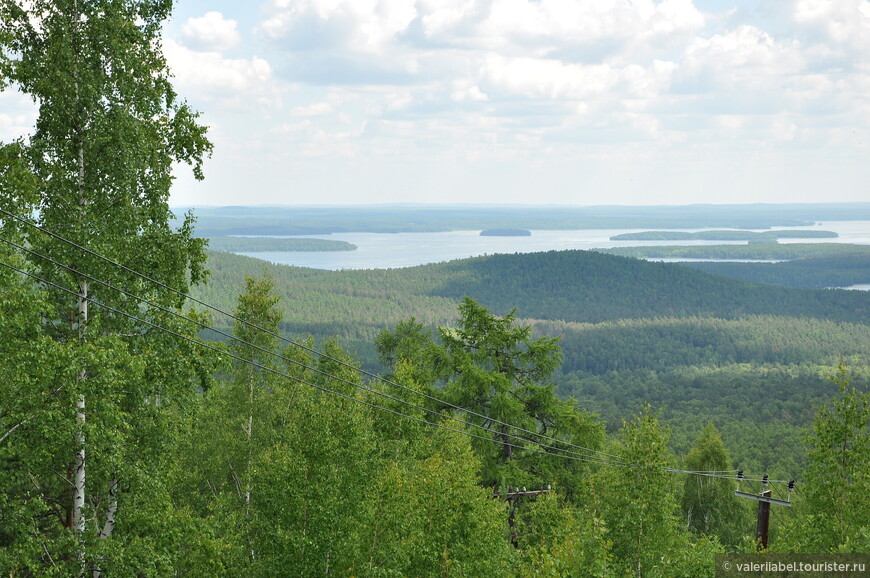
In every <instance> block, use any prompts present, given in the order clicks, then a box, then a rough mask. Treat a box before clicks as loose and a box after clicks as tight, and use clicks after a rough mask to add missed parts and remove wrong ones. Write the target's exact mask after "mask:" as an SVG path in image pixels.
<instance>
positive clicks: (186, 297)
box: [0, 0, 870, 578]
mask: <svg viewBox="0 0 870 578" xmlns="http://www.w3.org/2000/svg"><path fill="white" fill-rule="evenodd" d="M171 5H172V3H171V2H141V1H138V0H133V1H131V2H108V1H106V0H91V1H89V2H72V3H64V4H62V5H61V4H59V3H51V2H47V3H45V2H11V3H8V2H4V3H2V4H0V13H2V15H3V18H2V19H0V70H2V73H3V83H2V85H3V88H4V89H5V88H6V87H7V86H10V87H12V88H13V89H17V90H19V91H20V92H21V93H23V94H24V95H25V96H26V97H30V98H32V99H33V100H34V101H36V102H37V103H38V105H39V106H38V112H37V114H38V118H37V120H36V127H37V128H36V129H35V130H34V131H33V133H32V134H31V135H25V136H22V137H21V138H18V139H14V140H13V141H11V142H9V143H0V215H2V217H0V240H2V241H3V242H2V243H0V306H2V310H3V314H2V315H0V359H2V360H3V376H2V379H0V488H2V492H0V570H2V572H3V574H4V576H5V575H8V576H15V577H29V576H40V577H41V576H46V577H68V576H77V577H83V576H89V577H92V578H100V577H103V576H105V577H112V576H136V577H137V578H138V577H149V578H150V577H154V578H161V577H164V576H208V577H212V576H214V577H236V576H244V577H271V576H322V575H339V576H384V577H387V576H390V577H393V576H468V577H473V578H477V577H484V578H486V577H496V578H502V577H505V576H508V577H512V576H513V577H517V578H527V577H528V578H531V577H537V576H566V577H568V576H570V577H573V576H602V577H607V576H629V575H633V576H686V577H689V576H691V577H698V576H708V577H713V576H715V575H716V572H717V570H716V567H715V559H716V555H717V554H720V553H723V552H745V553H751V559H754V560H759V561H763V560H765V559H768V558H766V554H768V553H777V552H813V553H859V554H860V553H866V552H868V551H870V501H868V500H867V496H868V495H870V428H868V423H870V393H868V376H870V368H868V361H867V351H868V347H870V294H868V293H864V292H847V291H831V290H820V289H797V288H791V287H783V286H776V285H769V284H758V283H753V282H750V281H746V280H743V279H732V278H727V277H721V276H714V275H710V274H707V273H704V272H702V271H698V270H695V269H691V268H689V267H685V266H682V265H676V264H667V263H652V262H647V261H642V260H637V259H633V258H628V257H621V256H615V255H607V254H603V253H600V252H592V251H558V252H556V251H551V252H546V253H534V254H527V255H493V256H486V257H480V258H474V259H466V260H460V261H451V262H445V263H439V264H435V265H427V266H420V267H410V268H407V269H394V270H377V271H375V270H368V271H338V272H332V271H320V270H313V269H304V268H296V267H286V266H274V265H270V264H269V263H267V262H266V261H262V260H259V259H254V258H250V257H243V256H239V255H234V254H232V253H227V252H222V251H213V250H211V251H210V250H209V249H208V247H207V245H208V242H207V239H209V238H213V237H221V236H229V235H258V234H261V235H267V234H299V233H296V232H294V233H288V231H289V230H294V231H299V230H300V229H310V230H309V231H307V232H303V233H301V234H314V233H313V231H314V230H319V231H322V230H324V229H326V230H327V231H326V232H329V231H337V230H341V229H345V230H346V229H347V228H349V227H354V226H360V225H358V224H354V223H357V222H359V221H358V219H359V216H360V214H361V213H367V212H368V209H359V208H353V209H349V210H344V209H340V208H339V209H335V208H333V209H328V210H322V209H319V208H305V209H300V210H298V211H297V210H296V209H275V208H268V209H263V208H257V209H248V208H245V207H233V208H228V209H223V208H212V209H207V210H203V211H202V212H200V213H198V214H194V213H192V212H184V213H180V214H179V216H178V217H175V216H174V215H173V212H172V211H171V210H170V208H169V205H168V199H169V195H170V189H169V187H170V186H171V184H172V182H173V179H174V170H175V169H176V168H178V167H184V168H187V169H190V170H191V171H192V172H193V176H194V177H195V178H197V179H201V178H203V177H204V174H203V171H202V169H203V167H202V163H203V161H204V159H206V158H207V157H208V156H209V154H210V153H211V151H212V148H213V145H212V143H211V142H210V141H209V139H208V135H207V127H206V126H204V124H202V123H201V120H200V116H199V113H198V112H197V111H195V110H192V109H191V108H190V107H189V105H188V104H187V102H186V100H185V99H184V98H183V97H180V96H179V95H178V94H176V92H175V90H174V89H173V87H172V84H171V79H172V74H171V71H170V70H169V69H168V68H167V64H166V59H165V57H164V55H163V53H162V49H161V47H162V46H163V44H164V43H163V42H162V40H163V39H162V37H161V35H162V30H164V25H165V22H166V20H167V19H168V18H169V15H170V14H169V12H170V9H171ZM814 209H815V210H816V211H817V213H818V214H817V215H816V216H815V217H811V216H810V215H811V213H812V211H813V210H814ZM868 210H870V206H868V205H866V204H856V205H855V206H845V205H844V206H828V205H819V206H815V207H813V206H799V207H792V208H787V207H786V208H783V207H775V208H772V207H768V206H747V207H739V206H732V207H724V208H723V207H716V208H711V207H709V206H706V207H705V206H698V207H685V208H674V207H670V208H663V207H652V208H637V209H636V210H633V211H629V219H630V220H634V221H636V222H645V223H647V224H649V223H650V222H654V223H655V224H657V225H664V224H665V223H670V224H669V225H668V226H670V227H679V226H680V224H685V223H689V222H691V224H690V225H688V226H689V227H706V226H710V223H712V222H715V223H718V224H717V225H715V226H722V227H738V226H749V225H753V224H755V225H758V224H761V223H767V224H768V225H771V226H772V225H773V224H779V225H786V224H789V223H791V224H798V223H800V222H803V220H804V219H809V218H834V217H833V215H844V214H848V215H850V216H851V218H856V215H858V214H861V211H868ZM319 211H320V212H319ZM422 213H425V214H422ZM422 213H421V212H419V211H416V209H411V210H410V212H409V211H408V210H406V208H390V209H387V210H385V209H384V208H382V207H381V208H372V209H371V212H370V213H368V214H369V215H370V216H371V217H372V218H371V219H370V220H368V221H365V223H366V225H365V226H367V227H369V228H370V229H378V228H383V229H384V230H387V229H390V228H402V227H412V228H418V229H425V228H427V227H428V228H431V229H432V230H440V229H438V227H444V226H447V225H448V224H449V223H452V225H453V226H456V223H458V222H461V223H462V224H463V226H466V225H467V227H465V228H464V229H463V230H480V229H484V228H496V227H531V225H530V224H529V223H530V222H531V220H532V219H530V218H529V214H523V211H521V210H516V208H514V209H511V210H500V209H493V210H491V211H487V210H485V209H483V208H477V209H468V210H466V211H465V212H464V213H463V210H462V209H455V208H447V209H437V210H431V211H423V212H422ZM821 213H824V217H822V216H821ZM300 214H301V215H305V216H307V217H311V218H310V219H296V218H293V219H288V218H287V217H288V215H289V216H295V217H298V216H299V215H300ZM865 214H866V213H865ZM198 215H199V216H200V221H199V224H197V216H198ZM240 215H247V217H248V220H247V221H244V222H243V221H241V220H240V219H239V218H238V217H239V216H240ZM412 215H416V216H417V217H420V220H418V221H413V220H411V221H409V220H408V217H409V216H412ZM617 218H618V219H621V220H620V221H619V222H621V223H625V222H626V213H625V211H624V210H622V209H614V208H612V207H602V208H583V209H578V210H563V209H560V208H553V207H550V208H544V209H541V210H540V211H538V212H537V213H536V214H535V215H534V219H535V222H536V223H548V224H549V225H551V226H556V225H559V226H560V227H564V225H565V224H566V223H567V222H570V221H572V220H573V221H574V226H576V225H577V223H579V222H580V221H584V222H589V223H596V224H598V225H602V226H603V225H605V224H607V223H612V222H615V219H617ZM701 221H704V222H701ZM300 223H302V224H301V225H300ZM472 223H474V224H475V226H473V227H472V226H470V225H471V224H472ZM645 226H652V225H645ZM762 226H763V225H762ZM252 242H253V241H252ZM738 472H739V474H738ZM768 474H769V476H768ZM791 481H796V484H797V485H796V488H793V486H794V484H791V483H790V482H791ZM738 484H739V487H740V489H741V490H742V491H744V492H746V493H750V492H751V494H750V495H752V494H756V495H757V494H759V493H760V492H761V491H763V490H765V489H767V490H769V491H771V492H772V493H773V495H775V496H778V497H780V498H782V497H786V498H787V499H788V500H790V501H789V502H788V503H790V504H791V507H788V508H783V511H781V512H778V513H777V514H776V515H775V516H774V517H773V522H772V524H771V528H770V532H769V535H767V536H760V537H757V536H756V532H755V529H756V522H755V519H754V518H755V516H754V508H755V505H756V504H755V503H754V502H753V503H752V504H749V503H748V501H747V500H740V499H737V498H736V497H735V490H736V489H737V487H738ZM792 489H794V493H792ZM780 501H781V502H784V500H780ZM757 538H761V539H760V540H759V539H757ZM766 538H769V541H765V539H766Z"/></svg>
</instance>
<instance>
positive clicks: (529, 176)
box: [0, 0, 870, 206]
mask: <svg viewBox="0 0 870 578" xmlns="http://www.w3.org/2000/svg"><path fill="white" fill-rule="evenodd" d="M164 51H165V54H166V56H167V59H168V62H169V64H170V66H171V67H172V69H173V70H174V72H175V75H176V82H175V85H176V88H177V90H178V92H179V94H180V95H181V96H182V97H183V98H186V99H187V100H188V101H189V102H190V103H191V104H192V105H193V106H194V107H195V108H196V109H199V110H200V111H202V113H203V117H202V118H203V120H204V121H205V122H206V123H207V124H208V125H209V126H210V137H211V138H212V140H213V142H214V144H215V153H214V156H213V158H212V159H211V160H210V161H208V162H207V163H206V165H205V174H206V180H205V181H204V182H203V183H196V182H194V181H193V179H192V178H190V177H189V176H188V175H187V173H186V171H185V170H183V169H182V170H180V171H179V179H178V181H177V182H176V185H175V188H174V192H173V196H172V198H171V203H172V204H173V205H185V206H190V205H195V206H201V205H267V204H280V205H342V204H352V205H359V204H385V203H450V204H458V203H470V204H488V203H491V204H500V205H510V204H534V205H554V204H555V205H558V204H566V205H575V206H588V205H676V204H694V203H758V202H763V203H781V202H801V203H806V202H855V201H866V200H867V194H866V184H867V183H868V182H870V163H868V162H867V161H868V148H867V145H868V142H870V98H868V94H870V0H659V1H653V0H633V1H632V0H266V1H262V2H259V3H258V4H256V5H251V4H247V3H239V2H231V1H228V0H211V1H208V2H206V1H205V0H180V1H179V2H177V5H176V9H175V17H174V19H173V20H172V22H170V23H169V24H168V25H167V27H166V29H165V34H164ZM34 121H35V108H34V106H33V105H32V104H31V103H29V102H28V101H27V99H25V98H24V97H23V96H21V95H20V94H18V93H16V92H14V91H12V90H6V91H4V92H3V93H0V140H2V141H9V140H12V139H14V138H17V137H19V136H22V135H26V134H29V133H30V132H32V130H33V125H34Z"/></svg>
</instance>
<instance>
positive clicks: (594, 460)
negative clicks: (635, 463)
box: [0, 261, 630, 467]
mask: <svg viewBox="0 0 870 578" xmlns="http://www.w3.org/2000/svg"><path fill="white" fill-rule="evenodd" d="M0 265H2V266H4V267H6V268H8V269H11V270H13V271H15V272H17V273H19V274H22V275H26V276H27V277H30V278H31V279H34V280H35V281H38V282H40V283H43V284H44V285H46V286H50V287H54V288H55V289H58V290H60V291H63V292H66V293H69V294H70V295H73V296H79V294H78V293H76V292H75V291H73V290H72V289H69V288H67V287H63V286H62V285H60V284H58V283H54V282H53V281H49V280H47V279H44V278H42V277H40V276H38V275H36V274H34V273H31V272H28V271H25V270H23V269H20V268H18V267H15V266H13V265H10V264H8V263H5V262H3V261H0ZM86 300H87V301H88V302H89V303H91V304H93V305H96V306H97V307H100V308H102V309H106V310H107V311H111V312H112V313H115V314H119V315H122V316H124V317H127V318H129V319H131V320H133V321H136V322H139V323H144V324H145V325H148V326H149V327H152V328H154V329H156V330H158V331H162V332H164V333H167V334H169V335H172V336H174V337H177V338H179V339H183V340H185V341H188V342H190V343H193V344H194V345H197V346H200V347H203V348H205V349H208V350H211V351H214V352H216V353H218V354H220V355H226V356H228V357H230V358H232V359H236V360H238V361H240V362H242V363H246V364H249V365H251V366H253V367H256V368H258V369H261V370H263V371H266V372H269V373H272V374H275V375H278V376H281V377H285V378H288V379H291V380H293V381H295V382H297V383H300V384H302V385H307V386H310V387H312V388H314V389H316V390H319V391H322V392H324V393H329V394H332V395H336V396H338V397H340V398H343V399H347V400H350V401H354V402H357V403H360V404H362V405H365V406H368V407H370V408H372V409H376V410H381V411H386V412H389V413H391V414H394V415H397V416H400V417H404V418H407V419H410V420H413V421H416V422H419V423H423V424H426V425H432V426H435V427H439V428H442V429H445V430H448V431H452V432H455V433H458V434H462V435H466V436H469V437H472V438H476V439H480V440H483V441H486V442H489V443H501V442H498V441H497V440H494V439H492V437H487V436H482V435H479V434H475V433H472V432H469V431H467V430H461V429H456V428H452V427H448V426H445V425H444V424H441V423H438V422H433V421H430V420H426V419H422V418H419V417H416V416H412V415H408V414H406V413H403V412H400V411H397V410H395V409H392V408H389V407H384V406H382V405H378V404H376V403H372V402H369V401H366V400H364V399H360V398H358V397H354V396H351V395H347V394H345V393H342V392H340V391H335V390H333V389H330V388H328V387H324V386H322V385H318V384H316V383H312V382H310V381H307V380H305V379H302V378H299V377H297V376H294V375H291V374H289V373H286V372H283V371H279V370H276V369H274V368H271V367H269V366H266V365H262V364H260V363H257V362H256V361H253V360H250V359H245V358H243V357H241V356H239V355H236V354H234V353H232V352H230V351H227V350H225V349H221V348H219V347H216V346H214V345H210V344H208V343H206V342H203V341H201V340H198V339H194V338H192V337H190V336H187V335H184V334H182V333H179V332H177V331H175V330H173V329H169V328H166V327H163V326H162V325H159V324H157V323H154V322H152V321H148V320H147V319H142V318H141V317H139V316H137V315H133V314H132V313H128V312H126V311H123V310H121V309H118V308H116V307H112V306H111V305H107V304H105V303H102V302H100V301H98V300H95V299H91V298H86ZM188 320H189V321H192V322H194V323H195V320H190V319H188ZM242 343H246V344H247V345H249V346H252V347H256V346H254V345H253V344H249V343H247V342H244V341H243V342H242ZM306 367H307V366H306ZM309 369H312V368H309ZM325 375H327V376H329V377H331V378H334V379H336V380H338V381H345V382H346V383H350V384H352V385H354V386H355V387H359V386H358V384H353V382H347V381H346V380H342V379H341V378H339V377H337V376H334V375H331V374H329V373H325ZM360 389H361V390H362V391H364V392H367V393H377V392H376V391H374V390H371V389H368V388H363V387H360ZM392 399H396V398H392ZM397 401H401V400H397ZM410 405H412V406H413V404H410ZM413 407H416V408H417V409H421V410H424V411H425V410H426V409H427V408H424V407H421V406H413ZM439 415H440V414H439ZM461 423H463V424H466V422H461ZM521 439H522V438H521ZM508 445H509V446H511V447H513V448H516V449H522V450H526V451H530V452H532V453H538V454H542V455H546V456H550V457H560V458H566V459H569V460H573V461H579V462H587V463H593V464H599V465H610V466H617V467H620V466H621V467H630V466H628V465H627V464H623V463H620V462H606V461H604V460H602V459H600V458H596V457H594V456H586V455H582V454H577V453H576V452H572V451H568V450H564V449H562V448H557V447H553V446H546V445H541V444H539V446H540V447H542V448H547V449H552V450H555V451H556V452H564V453H553V452H548V451H544V450H538V449H535V448H529V447H525V446H520V445H515V444H513V443H509V444H508Z"/></svg>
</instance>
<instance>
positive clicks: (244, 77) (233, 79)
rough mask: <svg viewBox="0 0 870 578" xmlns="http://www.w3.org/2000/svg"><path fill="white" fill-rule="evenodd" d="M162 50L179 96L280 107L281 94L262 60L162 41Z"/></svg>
mask: <svg viewBox="0 0 870 578" xmlns="http://www.w3.org/2000/svg"><path fill="white" fill-rule="evenodd" d="M163 49H164V52H165V54H166V59H167V61H168V63H169V67H170V68H171V70H172V72H173V74H174V75H175V84H176V86H178V88H179V90H180V92H181V93H182V94H185V95H189V96H192V97H195V98H198V99H201V100H204V101H206V102H215V101H217V102H220V103H222V104H225V105H230V106H233V107H240V108H250V107H261V106H268V107H275V106H279V105H280V102H281V99H280V93H281V92H282V91H281V89H280V88H279V86H278V85H276V83H275V82H274V81H273V78H272V67H271V66H270V65H269V63H268V62H267V61H266V60H265V59H263V58H259V57H256V56H254V57H252V58H225V57H223V56H222V55H221V54H220V53H218V52H200V51H195V50H190V49H188V48H186V47H184V46H182V45H180V44H178V43H176V42H174V41H172V40H167V41H165V42H164V46H163Z"/></svg>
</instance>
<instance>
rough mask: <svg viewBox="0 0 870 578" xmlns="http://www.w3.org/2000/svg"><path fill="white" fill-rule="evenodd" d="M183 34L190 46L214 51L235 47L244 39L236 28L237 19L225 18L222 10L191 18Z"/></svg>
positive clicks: (182, 31)
mask: <svg viewBox="0 0 870 578" xmlns="http://www.w3.org/2000/svg"><path fill="white" fill-rule="evenodd" d="M181 34H182V37H183V38H184V43H185V45H187V46H188V47H189V48H193V49H194V50H205V51H213V52H224V51H226V50H229V49H231V48H235V47H236V46H238V45H239V43H240V42H241V40H242V37H241V35H240V34H239V31H238V30H236V21H235V20H225V19H224V16H223V14H221V13H220V12H206V14H205V15H204V16H201V17H199V18H189V19H188V20H187V22H186V23H185V24H184V27H183V28H182V29H181Z"/></svg>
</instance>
